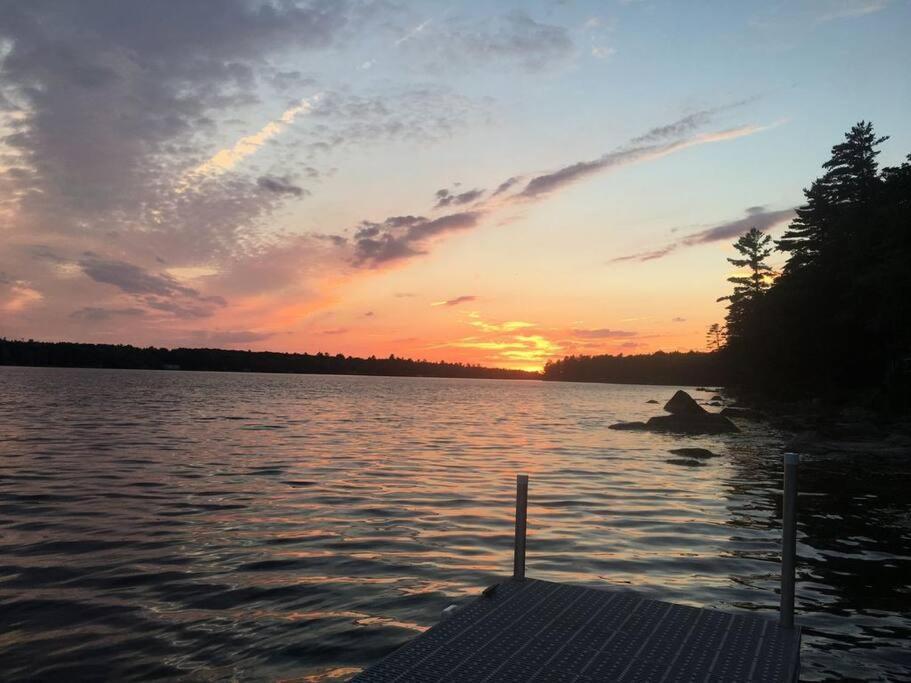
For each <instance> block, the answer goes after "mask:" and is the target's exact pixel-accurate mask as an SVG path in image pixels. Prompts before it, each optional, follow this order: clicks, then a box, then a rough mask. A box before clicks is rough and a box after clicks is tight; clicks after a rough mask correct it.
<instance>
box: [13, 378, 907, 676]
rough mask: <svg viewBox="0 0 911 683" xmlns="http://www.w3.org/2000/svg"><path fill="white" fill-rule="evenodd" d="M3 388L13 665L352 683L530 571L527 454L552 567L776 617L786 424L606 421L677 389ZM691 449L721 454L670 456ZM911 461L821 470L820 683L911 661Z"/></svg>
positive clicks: (823, 465)
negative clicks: (668, 428)
mask: <svg viewBox="0 0 911 683" xmlns="http://www.w3.org/2000/svg"><path fill="white" fill-rule="evenodd" d="M0 381H2V385H3V388H4V391H3V392H0V424H3V425H4V427H5V429H4V435H5V438H4V439H3V441H2V442H0V633H2V634H3V635H2V636H0V654H2V657H0V662H2V664H0V668H2V670H3V671H2V673H3V674H4V678H7V679H9V678H17V677H20V678H21V677H26V676H32V677H35V676H38V677H46V678H68V677H107V678H118V679H149V678H154V677H181V676H190V677H192V678H194V679H203V680H221V679H225V678H231V677H232V676H235V677H239V678H245V679H247V678H252V679H256V678H263V679H275V678H287V679H293V680H310V679H309V678H307V677H316V678H312V680H323V679H325V680H333V679H341V678H344V677H345V676H348V675H350V674H351V673H352V672H353V671H355V670H357V669H358V668H359V667H361V666H364V665H366V664H369V663H370V662H372V661H375V660H376V659H377V658H378V657H380V656H382V655H383V654H385V653H386V652H388V651H389V650H391V649H392V648H394V647H396V646H397V645H399V644H400V643H402V642H404V641H405V640H406V639H408V638H410V637H413V635H414V634H415V633H416V632H418V630H420V629H422V628H425V627H427V626H428V625H431V624H433V623H435V622H436V620H437V619H438V616H439V611H440V609H441V608H442V607H444V606H446V605H447V604H449V603H450V602H452V601H453V600H457V599H459V598H461V597H465V596H470V595H474V594H476V593H477V591H478V590H479V589H481V588H482V587H484V586H486V585H489V584H490V583H493V582H495V581H497V580H498V578H499V577H500V576H501V575H502V574H504V573H506V572H508V571H509V570H510V568H511V528H512V526H511V524H512V496H513V494H514V475H515V473H516V472H518V471H523V472H528V473H529V474H531V476H532V481H531V501H530V509H529V515H530V522H529V557H528V567H529V573H530V574H531V575H533V576H537V577H539V578H545V579H553V580H558V581H573V582H576V583H582V584H587V585H595V586H597V585H604V583H605V582H609V583H611V584H613V585H626V586H629V587H632V588H635V589H637V590H640V591H643V592H645V593H647V594H650V595H652V596H654V597H658V598H662V599H668V600H673V601H676V602H682V603H687V604H693V605H711V606H716V607H720V608H724V609H748V610H766V611H769V612H770V613H772V612H774V610H775V609H777V602H778V597H777V593H776V590H777V587H778V550H779V542H780V501H779V499H780V486H781V481H780V477H781V462H780V457H779V452H780V435H777V434H775V433H772V432H769V431H767V430H764V429H762V428H759V427H747V431H746V432H745V433H744V434H741V435H734V436H719V437H705V438H692V439H687V440H686V443H683V444H681V443H679V441H678V440H675V439H674V438H672V437H669V436H662V435H647V434H643V433H631V432H617V431H610V430H608V429H607V425H608V424H610V423H611V422H614V421H616V420H618V419H642V418H646V417H647V416H649V415H650V414H653V412H654V410H655V408H654V406H651V405H647V404H646V403H645V402H646V400H648V399H651V398H656V399H659V400H663V399H665V398H667V397H669V396H670V394H671V393H672V389H671V388H661V387H616V386H603V385H600V386H599V385H572V384H544V383H510V382H496V381H480V380H479V381H471V380H430V379H426V380H425V379H385V378H357V377H318V376H281V375H248V374H245V375H220V374H208V373H154V372H134V371H97V370H96V371H92V370H35V369H16V368H8V369H0ZM680 445H686V446H696V447H704V448H708V449H710V450H712V451H714V452H715V453H718V454H719V455H720V456H721V457H718V458H713V459H710V460H706V461H704V462H705V466H704V467H698V468H691V467H681V466H679V465H676V464H674V463H669V462H667V460H669V459H671V458H670V456H669V454H668V452H667V451H668V450H669V449H671V448H675V447H679V446H680ZM878 462H879V461H878ZM903 469H904V470H905V471H906V470H907V468H903V467H902V464H901V463H897V462H892V463H884V464H882V466H877V467H876V468H871V467H869V466H867V464H866V463H860V462H857V461H832V460H816V461H814V460H810V461H807V462H805V464H804V465H803V466H802V472H801V491H802V495H801V497H800V506H801V512H800V520H801V522H800V536H799V542H800V545H799V549H798V550H799V554H800V558H801V567H800V579H801V581H800V583H799V586H798V611H799V620H800V622H801V623H803V624H805V625H806V626H807V627H808V632H807V635H806V637H805V641H804V642H805V647H804V675H805V677H806V678H808V679H826V678H829V679H838V678H843V677H879V678H890V677H891V678H894V679H900V678H901V677H902V676H903V675H906V674H905V673H903V672H905V671H906V669H905V668H904V667H907V666H908V663H909V662H908V652H909V650H908V649H907V648H908V645H907V643H908V636H909V635H911V633H909V627H911V620H909V617H908V616H907V615H908V613H909V611H911V610H909V607H911V604H909V601H911V589H909V586H908V583H909V580H908V577H909V576H911V562H909V555H911V523H909V503H908V500H907V495H906V491H907V479H908V475H907V474H906V473H904V472H903ZM320 677H322V678H320Z"/></svg>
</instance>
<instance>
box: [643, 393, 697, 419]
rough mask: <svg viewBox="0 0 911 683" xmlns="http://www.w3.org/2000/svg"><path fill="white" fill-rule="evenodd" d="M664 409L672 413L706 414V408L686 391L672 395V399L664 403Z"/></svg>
mask: <svg viewBox="0 0 911 683" xmlns="http://www.w3.org/2000/svg"><path fill="white" fill-rule="evenodd" d="M664 409H665V410H666V411H667V412H669V413H670V414H671V415H706V412H705V408H703V407H702V406H701V405H699V404H698V403H696V401H695V400H694V399H693V397H692V396H690V395H689V394H688V393H686V392H685V391H678V392H677V393H676V394H674V395H673V396H671V400H670V401H668V402H667V403H665V404H664ZM652 419H654V418H652Z"/></svg>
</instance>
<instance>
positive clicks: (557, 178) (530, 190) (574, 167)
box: [519, 146, 654, 198]
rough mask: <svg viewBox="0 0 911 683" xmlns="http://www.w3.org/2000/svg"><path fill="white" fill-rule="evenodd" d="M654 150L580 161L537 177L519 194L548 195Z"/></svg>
mask: <svg viewBox="0 0 911 683" xmlns="http://www.w3.org/2000/svg"><path fill="white" fill-rule="evenodd" d="M653 149H654V147H653V146H649V147H636V148H633V149H627V150H621V151H616V152H609V153H608V154H605V155H604V156H602V157H600V158H599V159H594V160H592V161H578V162H576V163H574V164H570V165H569V166H564V167H563V168H561V169H558V170H556V171H554V172H552V173H545V174H543V175H539V176H535V177H534V178H532V179H531V180H529V181H528V184H527V185H526V186H525V188H524V189H523V190H522V191H521V192H520V193H519V196H520V197H526V198H534V197H538V196H540V195H544V194H548V193H550V192H553V191H554V190H557V189H559V188H561V187H563V186H564V185H569V184H570V183H573V182H575V181H577V180H579V179H581V178H584V177H586V176H589V175H592V174H593V173H598V172H600V171H603V170H605V169H607V168H609V167H611V166H619V165H622V164H624V163H628V162H631V161H635V160H636V159H638V158H640V157H642V156H644V155H645V154H647V153H648V152H650V151H652V150H653Z"/></svg>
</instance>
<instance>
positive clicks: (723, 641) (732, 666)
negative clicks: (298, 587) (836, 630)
mask: <svg viewBox="0 0 911 683" xmlns="http://www.w3.org/2000/svg"><path fill="white" fill-rule="evenodd" d="M485 593H487V595H482V596H480V597H478V598H476V599H474V600H472V601H471V602H469V603H467V604H466V605H465V606H464V607H462V608H460V609H459V610H458V611H457V612H456V613H455V614H453V615H452V616H451V617H449V618H448V619H445V620H443V621H441V622H440V623H439V624H437V625H436V626H434V627H433V628H431V629H429V630H428V631H426V632H425V633H424V634H422V635H420V636H418V637H417V638H415V639H414V640H412V641H410V642H408V643H406V644H405V645H404V646H402V647H401V648H399V649H398V650H396V651H395V652H393V653H392V654H390V655H389V656H388V657H386V658H385V659H383V660H381V661H380V662H378V663H377V664H376V665H375V666H373V667H371V668H369V669H366V670H365V671H363V672H362V673H360V674H359V675H357V676H356V677H355V678H354V679H353V680H354V681H359V682H361V683H367V682H368V681H402V682H410V681H415V682H416V683H419V682H421V681H459V682H467V681H496V682H500V681H542V682H547V681H579V682H582V681H792V680H796V679H797V673H798V670H799V657H800V629H799V628H781V627H780V626H779V625H778V624H777V623H776V622H774V621H772V620H770V619H767V618H765V617H760V616H756V615H752V614H731V613H728V612H722V611H718V610H711V609H699V608H696V607H687V606H684V605H674V604H671V603H667V602H660V601H658V600H649V599H645V598H642V597H640V596H638V595H636V594H635V593H629V592H626V591H618V590H598V589H593V588H583V587H580V586H573V585H568V584H562V583H552V582H550V581H538V580H533V579H526V580H523V581H515V580H508V581H505V582H504V583H501V584H498V585H497V587H496V589H495V590H494V591H492V592H491V591H490V590H488V591H485Z"/></svg>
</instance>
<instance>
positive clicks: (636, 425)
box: [608, 422, 647, 431]
mask: <svg viewBox="0 0 911 683" xmlns="http://www.w3.org/2000/svg"><path fill="white" fill-rule="evenodd" d="M608 429H623V430H625V429H630V430H639V431H642V430H644V429H647V427H646V426H645V423H644V422H618V423H617V424H613V425H610V426H609V427H608Z"/></svg>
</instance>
